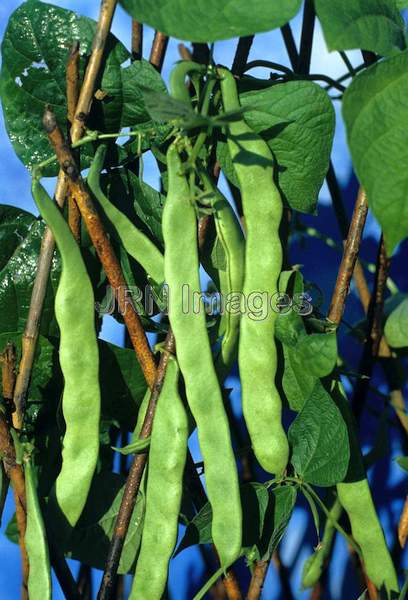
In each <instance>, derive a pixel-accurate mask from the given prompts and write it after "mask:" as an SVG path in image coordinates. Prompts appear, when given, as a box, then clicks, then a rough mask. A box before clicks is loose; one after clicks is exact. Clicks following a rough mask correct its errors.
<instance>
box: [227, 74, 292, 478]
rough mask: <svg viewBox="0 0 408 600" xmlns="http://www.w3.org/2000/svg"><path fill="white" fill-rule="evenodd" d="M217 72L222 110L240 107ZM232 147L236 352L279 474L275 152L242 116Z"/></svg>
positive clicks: (271, 464) (283, 441)
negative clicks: (240, 213)
mask: <svg viewBox="0 0 408 600" xmlns="http://www.w3.org/2000/svg"><path fill="white" fill-rule="evenodd" d="M218 73H219V75H220V77H221V94H222V101H223V105H224V110H225V111H226V112H229V111H236V110H238V109H240V103H239V98H238V92H237V87H236V83H235V79H234V77H233V75H232V74H231V73H230V72H229V71H228V70H227V69H223V68H221V69H218ZM228 149H229V152H230V154H231V158H232V161H233V164H234V169H235V172H236V175H237V178H238V181H239V186H240V190H241V196H242V205H243V210H244V217H245V228H246V234H247V235H246V246H245V277H244V285H243V297H244V300H245V302H246V304H247V308H246V309H245V310H244V311H243V315H242V317H241V326H240V327H241V328H240V340H239V350H238V362H239V372H240V376H241V388H242V410H243V414H244V417H245V422H246V425H247V427H248V432H249V435H250V437H251V441H252V446H253V449H254V452H255V455H256V457H257V459H258V461H259V463H260V464H261V466H262V467H263V468H264V469H265V470H266V471H268V472H270V473H275V474H278V475H280V474H282V473H283V471H284V470H285V467H286V464H287V462H288V456H289V445H288V441H287V438H286V434H285V431H284V429H283V427H282V423H281V416H282V403H281V399H280V396H279V392H278V390H277V388H276V384H275V376H276V369H277V352H276V344H275V338H274V333H275V323H276V318H277V313H276V312H275V311H274V310H273V309H271V306H270V302H271V300H273V298H274V296H275V294H276V293H277V291H278V278H279V274H280V271H281V268H282V248H281V243H280V239H279V224H280V221H281V217H282V200H281V197H280V194H279V190H278V189H277V187H276V185H275V183H274V179H273V176H274V173H273V157H272V154H271V151H270V150H269V147H268V145H267V144H266V142H264V140H262V138H260V137H259V136H258V135H257V134H255V133H254V132H253V131H252V130H251V128H250V127H249V126H248V125H247V124H246V123H245V121H244V120H243V119H241V120H239V121H232V122H231V123H230V124H229V128H228ZM260 294H261V296H259V295H260ZM256 297H261V300H262V301H263V302H264V303H265V301H266V302H267V307H266V312H267V315H266V316H265V317H264V315H263V317H264V318H262V319H260V320H258V318H257V317H256V316H255V315H254V313H253V312H251V311H250V310H249V309H248V308H249V304H250V303H251V302H252V301H253V300H255V298H256Z"/></svg>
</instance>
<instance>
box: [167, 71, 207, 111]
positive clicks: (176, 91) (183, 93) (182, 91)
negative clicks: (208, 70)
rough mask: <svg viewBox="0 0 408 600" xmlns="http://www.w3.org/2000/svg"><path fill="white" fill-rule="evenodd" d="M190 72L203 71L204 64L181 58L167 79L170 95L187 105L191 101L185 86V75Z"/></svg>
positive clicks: (199, 72)
mask: <svg viewBox="0 0 408 600" xmlns="http://www.w3.org/2000/svg"><path fill="white" fill-rule="evenodd" d="M190 73H198V74H202V73H205V66H204V65H200V64H199V63H196V62H193V61H191V60H182V61H180V62H178V63H177V64H176V65H175V66H174V67H173V69H172V71H171V73H170V81H169V88H170V95H171V96H172V97H173V98H175V99H176V100H179V101H180V102H184V103H185V104H188V105H190V103H191V97H190V93H189V91H188V88H187V86H186V77H187V75H190Z"/></svg>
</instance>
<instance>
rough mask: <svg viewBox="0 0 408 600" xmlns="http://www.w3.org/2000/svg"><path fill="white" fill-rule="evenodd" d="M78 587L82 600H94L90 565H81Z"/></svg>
mask: <svg viewBox="0 0 408 600" xmlns="http://www.w3.org/2000/svg"><path fill="white" fill-rule="evenodd" d="M77 585H78V591H79V593H80V594H81V597H82V600H92V572H91V567H89V566H88V565H84V564H82V565H81V567H80V569H79V574H78V579H77Z"/></svg>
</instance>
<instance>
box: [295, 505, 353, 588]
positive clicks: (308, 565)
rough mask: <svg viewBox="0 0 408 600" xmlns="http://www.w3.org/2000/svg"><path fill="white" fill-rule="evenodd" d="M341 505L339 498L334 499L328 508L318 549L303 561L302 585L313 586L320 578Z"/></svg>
mask: <svg viewBox="0 0 408 600" xmlns="http://www.w3.org/2000/svg"><path fill="white" fill-rule="evenodd" d="M342 512H343V507H342V505H341V504H340V502H339V500H336V501H335V502H334V504H333V506H332V507H331V509H330V517H331V518H330V519H327V520H326V524H325V526H324V532H323V538H322V541H321V543H320V545H319V547H318V549H317V550H316V551H315V552H314V553H313V554H312V555H311V556H309V558H308V559H307V560H306V561H305V564H304V566H303V573H302V587H303V588H308V587H313V586H314V585H315V584H316V583H317V582H318V581H319V579H320V577H321V576H322V573H323V569H324V567H325V564H326V561H327V560H328V558H329V554H330V549H331V546H332V542H333V537H334V534H335V531H336V528H335V526H334V524H333V521H338V520H339V519H340V516H341V513H342Z"/></svg>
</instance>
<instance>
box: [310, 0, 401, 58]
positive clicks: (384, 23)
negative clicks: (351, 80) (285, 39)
mask: <svg viewBox="0 0 408 600" xmlns="http://www.w3.org/2000/svg"><path fill="white" fill-rule="evenodd" d="M315 6H316V12H317V15H318V17H319V19H320V21H321V24H322V27H323V33H324V37H325V39H326V43H327V46H328V48H329V50H351V49H352V48H362V49H363V50H371V51H372V52H377V53H378V54H381V55H384V56H387V55H389V54H392V53H394V52H396V51H399V50H405V48H406V47H407V46H406V42H405V27H404V21H403V19H402V17H401V15H400V13H399V10H398V8H397V6H396V3H395V0H347V2H345V0H315Z"/></svg>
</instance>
